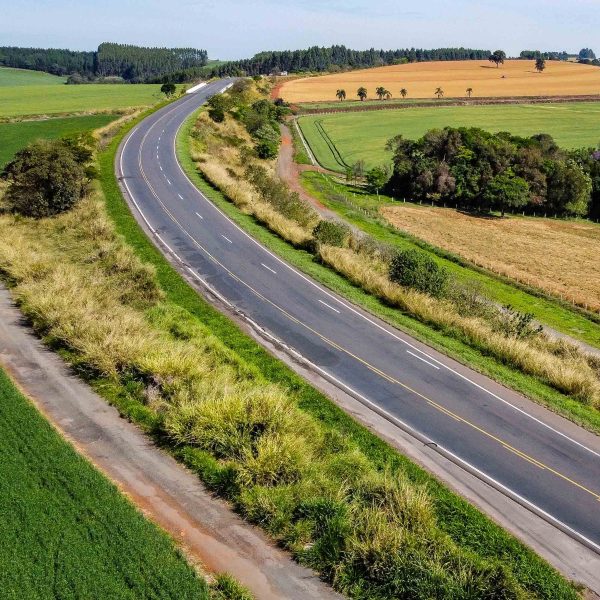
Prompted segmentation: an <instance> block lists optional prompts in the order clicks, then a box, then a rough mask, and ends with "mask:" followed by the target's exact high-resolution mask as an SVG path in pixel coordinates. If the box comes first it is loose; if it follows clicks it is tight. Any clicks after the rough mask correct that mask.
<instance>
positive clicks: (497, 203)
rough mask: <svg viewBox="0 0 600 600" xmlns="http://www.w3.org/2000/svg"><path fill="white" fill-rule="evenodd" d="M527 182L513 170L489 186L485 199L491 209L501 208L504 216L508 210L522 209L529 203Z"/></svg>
mask: <svg viewBox="0 0 600 600" xmlns="http://www.w3.org/2000/svg"><path fill="white" fill-rule="evenodd" d="M529 198H530V193H529V186H528V185H527V182H526V181H525V180H524V179H523V178H522V177H517V176H516V175H515V174H514V172H513V171H512V169H507V170H506V171H504V172H503V173H499V174H498V175H496V176H495V177H494V178H493V179H492V180H491V181H490V183H489V184H488V186H487V188H486V189H485V192H484V194H483V199H484V201H485V202H486V203H487V205H488V206H489V207H490V208H499V209H500V211H501V212H502V216H504V213H505V212H506V209H507V208H521V207H523V206H525V205H526V204H527V203H528V202H529Z"/></svg>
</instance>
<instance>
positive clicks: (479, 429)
mask: <svg viewBox="0 0 600 600" xmlns="http://www.w3.org/2000/svg"><path fill="white" fill-rule="evenodd" d="M157 123H158V121H157ZM155 125H156V124H155ZM151 130H152V127H151V128H150V129H149V130H148V131H147V132H146V134H145V135H144V137H143V139H142V141H141V143H140V150H139V153H138V166H139V169H140V172H141V174H142V177H143V179H144V181H145V183H146V185H147V186H148V189H149V190H150V192H151V193H152V195H153V196H154V197H155V198H156V200H157V201H158V203H159V204H160V205H161V207H162V208H163V210H164V211H165V213H166V214H167V215H168V216H169V218H170V219H171V220H172V221H173V222H174V223H175V224H176V225H177V227H178V228H179V229H180V230H181V231H182V232H183V233H184V234H185V235H186V236H187V237H188V238H189V239H190V240H191V241H192V243H193V244H194V245H195V246H196V247H197V248H198V249H200V250H202V251H203V252H204V253H205V254H206V255H207V256H208V257H209V258H210V259H211V260H212V261H213V262H214V263H215V264H217V265H218V266H219V267H221V268H222V269H223V270H224V271H225V272H226V273H227V274H228V275H230V276H231V277H232V278H233V279H234V280H236V281H238V282H239V283H240V284H242V285H243V286H245V287H246V288H247V289H248V290H250V291H251V292H252V293H253V294H254V295H255V296H257V297H258V298H260V299H261V300H263V301H264V302H266V303H268V304H270V305H271V306H272V307H273V308H275V309H276V310H278V311H279V312H281V313H282V314H283V315H285V316H286V317H287V318H288V319H290V320H291V321H292V322H294V323H296V324H298V325H300V326H301V327H304V328H305V329H307V330H308V331H310V332H311V333H313V334H314V335H316V336H318V337H319V338H321V339H322V340H323V341H324V342H325V343H326V344H328V345H329V346H331V347H333V348H335V349H336V350H338V351H340V352H342V353H345V354H347V355H348V356H350V357H351V358H353V359H355V360H357V361H358V362H360V363H361V364H363V365H364V366H366V367H367V368H368V369H369V370H371V371H372V372H373V373H375V374H377V375H379V376H380V377H382V378H383V379H385V380H386V381H388V382H389V383H392V384H396V385H398V386H400V387H402V388H403V389H405V390H406V391H408V392H411V393H412V394H414V395H416V396H417V397H419V398H421V399H422V400H425V401H426V402H427V403H428V404H430V405H431V406H433V407H434V408H436V409H437V410H438V411H440V412H441V413H442V414H445V415H446V416H450V417H452V418H453V419H455V420H456V421H459V422H461V423H463V424H465V425H467V426H468V427H470V428H472V429H474V430H475V431H477V432H479V433H480V434H482V435H483V436H485V437H488V438H489V439H491V440H493V441H495V442H497V443H498V444H499V445H500V446H501V447H503V448H505V449H507V450H509V451H511V452H513V453H514V454H515V455H516V456H518V457H520V458H521V459H523V460H525V461H527V462H533V463H534V464H538V465H542V466H543V467H544V468H545V469H546V470H547V471H548V472H550V473H552V474H553V475H555V476H556V477H558V478H560V479H562V480H563V481H565V482H567V483H569V484H571V485H573V486H575V487H577V488H579V489H580V490H582V491H584V492H587V493H588V494H590V495H592V496H593V497H594V498H596V500H600V495H599V494H598V493H596V492H594V491H592V490H590V489H588V488H587V487H585V486H584V485H582V484H580V483H578V482H577V481H574V480H573V479H571V478H570V477H568V476H567V475H564V474H563V473H560V472H559V471H557V470H555V469H553V468H552V467H549V466H548V465H545V464H543V463H541V462H540V461H538V460H537V459H535V458H533V457H530V456H529V455H527V454H526V453H524V452H522V451H521V450H518V449H517V448H514V447H513V446H512V445H511V444H509V443H508V442H505V441H504V440H502V439H501V438H499V437H497V436H496V435H494V434H492V433H490V432H488V431H486V430H485V429H483V428H482V427H479V426H478V425H476V424H475V423H472V422H471V421H469V420H468V419H465V418H463V417H461V416H460V415H458V414H456V413H454V412H452V411H450V410H449V409H447V408H446V407H444V406H442V405H440V404H439V403H437V402H436V401H435V400H432V399H431V398H428V397H427V396H425V395H424V394H421V393H420V392H418V391H417V390H415V389H413V388H412V387H410V386H408V385H407V384H405V383H403V382H402V381H400V380H398V379H396V378H395V377H393V376H390V375H388V374H387V373H385V372H384V371H382V370H381V369H379V368H377V367H375V366H374V365H372V364H371V363H369V362H367V361H366V360H364V359H362V358H360V357H359V356H357V355H356V354H354V353H353V352H351V351H350V350H347V349H346V348H344V347H342V346H340V345H339V344H337V343H336V342H334V341H333V340H330V339H329V338H327V337H326V336H324V335H323V334H321V333H320V332H318V331H316V330H315V329H313V328H312V327H310V326H309V325H307V324H306V323H303V322H302V321H300V320H299V319H297V318H296V317H294V316H293V315H291V314H290V313H288V312H287V311H286V310H285V309H284V308H282V307H280V306H279V305H277V304H276V303H274V302H273V301H271V300H269V299H268V298H267V297H266V296H264V295H263V294H261V293H260V292H259V291H258V290H255V289H254V288H253V287H252V286H251V285H250V284H248V283H247V282H245V281H244V280H242V279H240V277H238V276H237V275H235V273H233V272H232V271H231V270H229V269H228V268H227V267H226V266H225V265H224V264H223V263H221V262H220V261H219V260H218V259H217V258H216V257H214V256H213V255H212V254H211V253H210V252H209V251H208V250H207V249H206V248H205V247H204V246H203V245H202V244H200V243H199V242H198V241H197V240H196V239H195V238H194V237H193V236H192V235H191V234H190V233H189V232H188V231H187V229H185V227H183V225H182V224H181V223H180V222H179V221H178V220H177V218H176V217H175V216H174V215H173V213H171V211H170V210H169V209H168V208H167V207H166V205H165V204H164V202H163V201H162V200H161V199H160V197H159V196H158V194H157V193H156V191H155V190H154V188H153V187H152V184H151V183H150V181H149V180H148V178H147V176H146V173H145V171H144V168H143V165H142V161H141V151H142V147H143V145H144V142H145V140H146V138H147V136H148V135H149V134H150V131H151ZM221 235H222V234H221ZM223 237H225V236H223ZM226 239H227V238H226Z"/></svg>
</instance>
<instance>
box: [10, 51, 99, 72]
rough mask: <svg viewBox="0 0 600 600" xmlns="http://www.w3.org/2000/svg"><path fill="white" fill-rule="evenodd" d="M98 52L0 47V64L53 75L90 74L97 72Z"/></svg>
mask: <svg viewBox="0 0 600 600" xmlns="http://www.w3.org/2000/svg"><path fill="white" fill-rule="evenodd" d="M96 59H97V53H96V52H77V51H74V50H59V49H56V48H18V47H16V46H3V47H0V65H2V66H4V67H14V68H16V69H30V70H32V71H44V72H46V73H51V74H52V75H61V76H64V75H70V74H71V73H80V74H81V75H85V76H89V75H93V74H94V73H95V72H96V68H97V66H96Z"/></svg>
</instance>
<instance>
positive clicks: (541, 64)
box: [535, 58, 546, 73]
mask: <svg viewBox="0 0 600 600" xmlns="http://www.w3.org/2000/svg"><path fill="white" fill-rule="evenodd" d="M545 68H546V61H545V60H544V59H543V58H536V59H535V70H536V71H537V72H538V73H541V72H542V71H543V70H544V69H545Z"/></svg>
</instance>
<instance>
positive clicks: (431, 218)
mask: <svg viewBox="0 0 600 600" xmlns="http://www.w3.org/2000/svg"><path fill="white" fill-rule="evenodd" d="M301 182H302V185H303V186H304V188H305V189H306V191H307V193H309V194H310V195H311V196H313V197H314V198H315V199H317V200H318V201H319V202H321V203H322V204H323V205H325V206H326V207H327V208H329V209H331V210H333V211H335V212H336V213H337V214H339V215H340V217H342V218H343V219H344V220H346V221H347V222H348V223H350V224H352V225H354V226H355V227H357V228H359V229H361V230H362V231H364V232H365V233H368V234H369V235H371V236H373V237H374V238H375V239H377V240H378V241H379V242H382V243H384V244H387V245H390V246H393V247H394V248H397V249H401V250H402V249H420V250H422V251H423V252H426V253H428V254H429V255H430V256H431V257H432V258H434V259H435V260H436V261H437V262H438V264H440V265H441V266H443V267H444V269H445V270H446V271H448V272H449V273H450V274H451V275H452V277H453V278H454V279H455V280H456V281H457V282H459V283H461V284H464V285H467V286H470V287H474V288H475V289H477V290H478V291H479V293H481V294H483V295H485V296H487V297H488V298H489V299H490V300H492V301H493V302H495V303H497V304H498V305H510V306H512V307H513V308H515V309H516V310H518V311H520V312H523V313H528V312H529V313H531V314H532V315H533V316H534V318H535V319H536V320H537V321H538V322H540V323H543V324H544V325H547V326H549V327H552V328H553V329H555V330H556V331H558V332H561V333H564V334H566V335H570V336H571V337H573V338H575V339H577V340H581V341H583V342H585V343H588V344H590V345H592V346H595V347H597V348H600V320H599V319H598V318H596V317H595V316H594V314H593V313H591V312H588V311H584V310H579V309H578V308H577V306H574V305H573V304H572V302H573V299H577V298H578V299H579V302H580V304H581V305H582V306H585V305H586V304H587V305H588V307H589V308H592V307H593V295H592V296H590V295H587V296H586V297H585V298H582V297H580V296H578V295H577V292H576V290H575V288H574V287H573V286H575V285H577V288H578V289H580V288H581V287H582V286H584V287H585V283H582V279H583V280H585V279H586V278H587V277H588V273H587V271H586V274H585V276H583V275H582V274H581V273H580V276H581V279H577V278H576V277H575V278H573V280H572V286H571V287H569V288H564V287H560V288H557V287H556V286H557V285H558V284H559V278H558V277H557V276H556V277H554V278H550V279H551V280H552V282H551V284H548V282H549V279H548V278H547V277H546V276H545V275H544V276H543V277H542V268H541V266H538V261H540V262H539V264H540V265H541V264H542V262H541V261H542V260H544V267H543V271H544V273H546V272H547V271H548V272H552V270H551V269H552V267H549V266H548V265H547V262H548V261H547V259H548V256H554V252H555V251H556V252H557V253H559V256H557V257H556V260H557V261H558V263H560V262H561V261H562V260H567V261H568V260H569V256H570V253H571V252H573V251H574V250H573V248H572V246H574V245H577V246H578V250H576V251H575V252H577V255H578V257H579V258H580V260H581V261H582V265H586V264H587V265H588V266H589V268H590V269H591V271H590V273H591V274H592V280H593V277H594V275H593V274H594V272H595V268H596V263H595V262H594V261H593V252H594V248H595V246H594V245H593V244H592V243H590V242H589V240H590V238H591V239H594V237H595V232H596V230H597V229H598V226H597V225H596V224H593V223H589V222H580V221H575V222H573V221H565V220H561V221H558V220H554V219H552V220H549V219H540V218H535V219H533V218H527V217H523V218H519V219H499V218H496V217H494V216H493V215H492V216H489V217H486V216H485V215H482V216H477V215H471V214H468V213H461V212H459V211H456V210H454V209H444V208H439V207H435V206H434V207H431V206H426V205H423V206H421V205H419V204H414V203H413V204H411V203H409V202H406V203H398V202H397V201H394V200H392V198H390V197H389V196H385V195H383V194H375V193H371V192H369V191H368V190H367V189H366V188H365V187H364V186H356V185H349V184H347V183H346V182H344V181H341V180H340V179H339V178H335V177H331V176H328V175H325V174H321V173H316V172H314V171H312V172H311V171H307V172H304V173H302V175H301ZM426 215H427V216H426ZM440 219H441V220H442V222H440ZM471 221H473V222H474V224H473V228H476V229H477V235H475V232H474V230H473V229H464V228H463V226H462V224H463V223H471ZM457 223H461V225H457ZM530 223H532V227H533V231H535V232H536V235H535V237H534V242H533V243H534V244H535V246H534V248H533V249H532V255H531V256H529V255H527V256H524V255H523V254H522V253H521V248H522V247H523V245H524V244H528V243H529V241H528V240H529V225H528V224H530ZM481 228H483V229H484V230H488V229H490V230H491V231H493V230H495V229H496V228H499V229H500V230H501V231H502V232H503V234H504V230H505V229H510V231H511V233H510V234H509V233H507V235H509V236H510V239H511V240H512V241H513V245H511V246H510V248H509V247H507V246H506V245H505V244H500V242H499V241H498V240H496V245H493V244H492V243H491V239H492V238H493V234H491V236H492V237H491V238H489V239H490V243H489V246H488V244H487V243H486V242H487V240H488V237H489V236H481V235H480V233H481V230H482V229H481ZM459 231H460V232H461V233H460V234H459V233H458V232H459ZM537 232H539V235H540V236H541V238H540V239H539V249H537V250H536V247H538V237H537ZM585 232H587V233H585ZM580 235H581V237H579V236H580ZM456 236H458V237H456ZM467 238H468V239H467ZM567 240H568V241H567ZM499 245H501V246H503V249H502V250H499V249H498V246H499ZM565 245H568V246H569V252H566V250H565V252H564V253H563V254H562V255H561V254H560V251H559V248H561V247H563V248H564V246H565ZM549 246H552V248H549ZM554 247H556V250H554ZM485 248H488V250H487V251H485ZM545 248H548V252H546V254H545V255H544V256H542V255H543V253H544V249H545ZM476 249H477V250H476ZM588 252H589V253H591V255H592V259H591V260H590V258H589V257H588V258H586V257H587V253H588ZM467 254H468V256H467ZM515 254H517V255H518V256H519V257H520V261H519V262H517V261H516V260H514V258H511V257H514V255H515ZM463 257H464V258H463ZM501 257H504V258H505V262H500V261H501ZM586 261H588V262H586ZM558 263H557V264H558ZM517 265H520V268H519V267H518V266H517ZM582 268H585V267H582ZM578 269H579V266H577V267H573V266H571V267H570V268H569V270H570V271H571V270H572V271H574V273H577V272H578ZM502 274H504V276H503V275H502ZM563 275H564V274H563ZM568 278H569V279H570V276H568ZM561 281H562V280H561ZM537 286H539V288H538V287H537ZM546 286H548V287H546ZM544 289H547V293H545V292H544V291H543V290H544ZM589 289H590V291H591V293H592V294H594V293H595V291H594V290H592V288H589ZM556 292H558V294H562V295H563V296H564V299H563V300H561V298H560V296H559V295H549V294H555V293H556Z"/></svg>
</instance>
